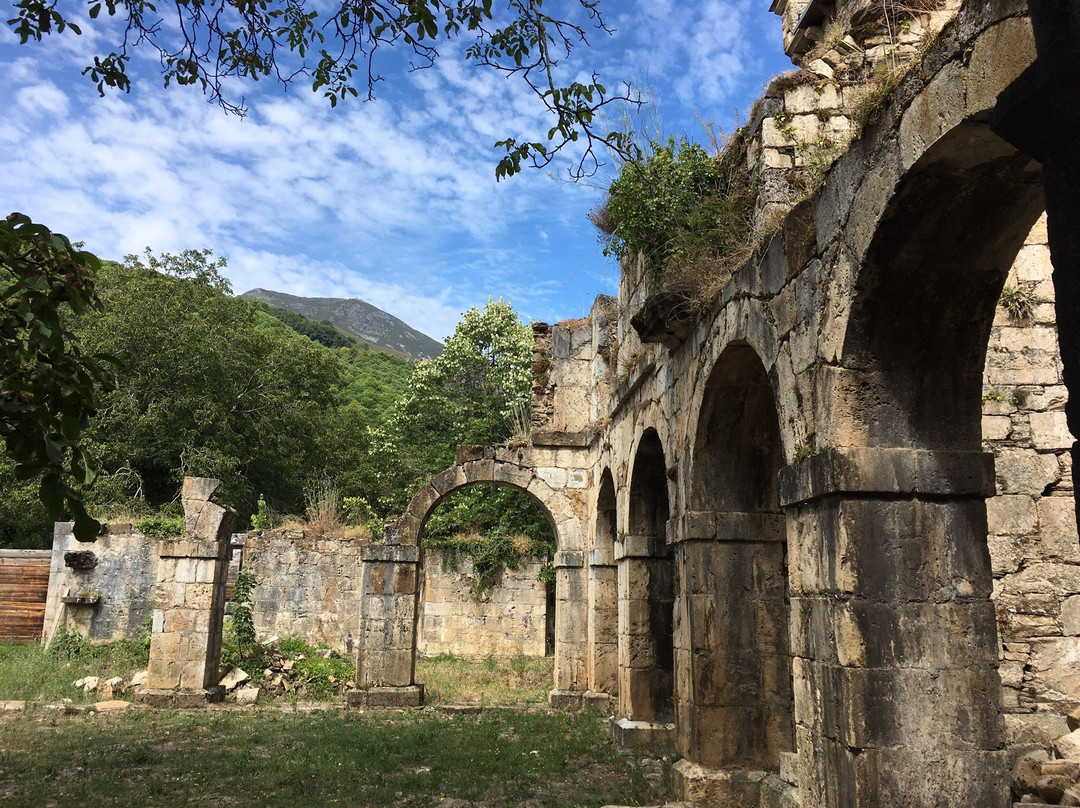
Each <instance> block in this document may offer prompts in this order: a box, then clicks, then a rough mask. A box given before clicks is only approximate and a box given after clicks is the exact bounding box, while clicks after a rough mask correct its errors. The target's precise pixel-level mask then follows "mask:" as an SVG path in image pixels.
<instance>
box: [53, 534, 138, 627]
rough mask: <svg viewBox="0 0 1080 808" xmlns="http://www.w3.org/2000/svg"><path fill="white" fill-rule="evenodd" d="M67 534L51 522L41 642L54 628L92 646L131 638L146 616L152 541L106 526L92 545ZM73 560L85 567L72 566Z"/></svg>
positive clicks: (74, 563)
mask: <svg viewBox="0 0 1080 808" xmlns="http://www.w3.org/2000/svg"><path fill="white" fill-rule="evenodd" d="M72 528H73V525H72V523H71V522H57V523H56V525H55V527H54V530H53V551H52V562H51V566H50V570H49V594H48V599H47V601H46V606H45V622H44V626H43V631H42V640H43V642H44V643H45V644H46V645H48V644H49V643H50V642H52V638H53V636H54V635H55V634H56V631H57V630H58V629H59V627H60V626H66V627H68V628H70V629H75V630H77V631H78V632H79V633H80V634H81V635H82V636H84V637H86V638H87V639H89V640H92V641H96V642H109V641H112V640H120V639H133V638H135V637H137V636H138V634H139V632H140V630H141V628H142V625H143V623H144V621H145V620H146V618H148V617H149V616H150V611H151V609H150V590H151V588H152V587H153V585H154V584H155V583H156V582H157V574H158V554H157V550H158V542H157V540H156V539H154V538H151V537H149V536H146V535H144V534H143V533H140V532H138V531H136V530H133V529H132V527H131V525H128V524H112V525H108V526H107V527H106V528H105V532H104V533H103V534H102V535H100V536H98V537H97V540H96V541H94V542H80V541H76V540H75V536H74V534H73V533H72ZM72 554H76V555H75V556H73V555H72ZM79 556H81V557H82V559H84V561H85V563H82V564H80V563H77V560H76V559H77V558H78V557H79Z"/></svg>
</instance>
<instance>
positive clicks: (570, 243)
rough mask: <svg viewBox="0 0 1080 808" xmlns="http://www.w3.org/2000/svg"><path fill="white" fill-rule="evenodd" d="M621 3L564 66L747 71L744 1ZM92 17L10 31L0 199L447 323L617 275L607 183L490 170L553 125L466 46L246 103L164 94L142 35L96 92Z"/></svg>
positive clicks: (574, 305) (133, 245)
mask: <svg viewBox="0 0 1080 808" xmlns="http://www.w3.org/2000/svg"><path fill="white" fill-rule="evenodd" d="M755 1H756V0H755ZM628 6H629V7H630V8H631V11H630V12H629V13H618V14H617V13H616V12H613V11H610V10H609V11H608V22H609V23H612V24H613V25H615V26H616V27H618V28H619V32H618V34H617V35H616V36H615V37H607V36H605V35H603V34H601V33H598V32H596V33H592V34H591V42H592V44H593V47H592V48H589V49H585V48H578V49H575V52H574V54H573V58H572V59H570V60H569V61H568V62H567V63H566V65H565V70H566V73H565V75H576V76H578V78H579V79H583V78H586V77H587V76H588V73H587V72H585V71H587V70H589V69H591V68H592V67H593V66H596V67H597V68H598V69H599V72H600V77H601V79H602V80H604V81H606V82H607V83H608V85H609V86H614V84H615V81H616V79H618V78H624V77H631V76H635V75H637V76H641V75H645V74H648V75H650V76H654V77H655V78H656V81H657V83H658V84H659V85H660V86H661V88H662V92H663V93H664V95H665V96H666V97H667V98H678V99H679V100H680V101H681V102H682V103H683V104H684V105H686V106H689V105H692V104H696V105H699V106H700V105H704V104H706V103H708V104H723V103H728V101H729V98H730V97H731V95H732V93H733V88H737V87H739V86H745V81H744V79H745V78H746V75H747V73H746V71H747V69H748V67H747V66H748V65H751V64H752V63H753V54H752V53H751V52H750V49H751V48H752V45H751V44H748V43H747V39H748V38H747V33H748V31H747V25H748V24H749V23H748V20H750V19H752V17H751V16H748V11H747V9H749V8H751V7H752V4H751V3H750V0H726V1H725V2H722V1H721V0H706V1H705V2H700V3H678V2H673V1H672V0H638V2H637V3H635V4H633V5H632V6H631V5H630V4H626V5H621V6H620V9H625V8H626V7H628ZM610 7H614V5H613V4H612V5H611V6H610ZM114 22H115V21H114ZM91 29H92V30H91ZM3 30H4V29H3V28H2V27H0V32H2V31H3ZM84 32H86V33H84V36H83V37H82V38H78V37H66V36H63V37H52V38H50V40H49V41H47V42H46V43H42V45H41V46H33V47H31V46H17V45H13V44H11V43H12V36H11V34H10V32H6V33H0V92H2V93H3V94H4V97H7V98H10V99H12V100H13V103H14V105H16V106H17V108H18V110H19V114H18V115H9V116H3V120H0V172H2V175H3V176H4V178H5V179H4V183H3V185H2V186H0V207H6V208H7V209H8V210H22V211H24V212H26V213H28V214H29V215H31V216H32V217H34V218H35V219H38V220H40V221H44V222H46V223H48V224H49V225H50V226H52V227H54V228H56V229H57V230H60V231H61V232H65V233H66V234H67V235H69V236H70V237H71V238H73V239H81V240H85V241H86V242H87V244H88V246H89V247H90V248H91V249H93V250H95V251H96V252H98V253H99V254H101V255H103V256H105V257H120V256H122V255H124V254H125V253H129V252H141V250H142V248H143V247H145V246H147V245H150V246H152V247H153V248H154V249H155V250H158V251H173V252H175V251H179V250H182V249H187V248H191V247H211V248H213V249H214V250H215V252H216V253H217V254H218V255H224V256H226V257H228V258H229V261H230V268H229V275H230V277H231V278H232V280H233V282H234V286H235V287H236V289H237V291H244V290H245V289H247V288H250V287H253V286H263V287H268V288H276V289H278V290H280V291H284V292H289V293H293V294H301V295H333V296H337V295H345V296H358V297H362V298H364V299H365V300H368V301H369V302H371V303H373V304H375V305H377V306H380V307H382V308H386V309H387V310H388V311H390V312H391V313H393V314H395V315H396V316H398V317H401V318H402V319H404V320H405V321H406V322H409V323H410V324H411V325H413V326H414V327H417V328H420V329H421V330H424V331H426V332H429V333H432V335H433V336H436V337H442V336H445V335H446V333H448V332H449V331H450V330H452V328H453V324H454V322H455V321H456V319H457V316H458V314H459V313H460V312H461V311H462V310H464V309H466V308H468V307H469V306H472V305H482V304H483V303H484V302H486V300H487V298H488V296H489V295H493V296H495V297H498V296H499V295H503V296H504V297H507V298H510V299H512V300H513V301H514V303H515V305H517V306H518V307H519V308H520V309H521V310H522V311H523V312H524V313H526V314H527V315H530V316H532V317H535V318H542V319H562V318H563V317H566V316H570V315H577V314H580V313H581V309H582V308H584V310H585V311H587V310H588V307H589V305H588V304H589V303H591V295H592V294H593V292H594V291H610V290H611V277H612V274H616V273H612V274H608V275H605V272H610V270H609V269H606V268H609V267H610V264H609V263H608V262H606V261H605V260H604V259H603V258H601V257H600V256H599V255H598V250H597V248H596V247H595V243H594V235H593V233H592V232H591V230H590V229H589V228H588V226H587V225H585V223H584V214H585V212H586V211H587V210H588V209H589V208H590V207H591V206H592V204H593V203H594V202H595V200H596V198H597V197H598V196H599V191H597V190H595V189H589V188H585V187H581V186H574V185H566V184H556V183H553V182H551V181H550V180H548V179H547V178H546V177H545V176H544V175H543V174H542V173H540V172H525V173H523V174H522V175H519V176H518V177H515V178H513V179H512V180H509V181H506V182H502V183H498V184H497V183H495V181H494V167H495V164H496V162H497V160H498V154H497V153H496V152H495V151H493V150H492V148H491V147H492V144H493V143H494V142H495V141H496V140H500V139H502V138H505V137H508V136H509V137H515V138H518V139H519V140H520V139H523V138H528V139H530V140H532V139H535V138H536V137H537V136H538V135H543V133H545V132H546V130H547V128H548V127H549V126H550V125H551V123H550V121H548V120H547V118H546V116H545V113H544V111H543V109H542V107H541V106H540V105H539V103H538V101H537V99H536V98H535V97H534V96H533V95H532V93H531V91H530V90H529V89H528V88H527V87H526V86H525V85H524V84H523V83H522V82H520V81H519V80H515V79H510V80H507V79H506V77H504V76H502V75H499V74H497V73H495V72H494V71H491V70H485V69H482V68H477V67H475V66H473V65H471V64H469V63H467V62H465V60H464V59H463V58H462V49H461V46H460V45H455V46H452V47H447V48H442V57H441V58H440V59H439V61H438V62H437V63H436V65H435V67H433V68H431V69H429V70H423V71H417V72H414V73H407V74H402V75H392V74H391V73H390V72H389V71H387V75H388V79H387V81H386V83H385V84H380V85H379V86H378V94H379V98H380V100H379V101H377V102H374V103H361V102H359V101H347V102H344V103H342V104H339V105H338V107H337V108H336V109H331V108H330V107H329V104H328V103H327V102H326V100H325V99H323V98H322V97H320V96H319V95H317V94H314V93H311V92H309V91H308V90H307V88H306V87H305V86H301V85H302V84H303V83H301V85H298V86H297V87H296V88H295V90H294V91H291V92H288V93H281V92H280V91H279V90H278V89H277V88H276V87H275V85H273V83H260V84H259V85H255V86H254V87H251V86H248V87H246V88H245V90H246V92H247V93H248V103H249V106H250V110H251V111H250V114H249V116H248V117H247V118H246V119H244V120H240V119H238V118H236V117H230V116H227V115H225V114H224V113H223V112H222V111H221V110H220V109H219V108H218V107H216V106H213V105H210V104H208V103H206V101H205V99H204V98H203V97H202V96H201V95H200V94H199V93H198V92H197V91H191V90H190V88H177V87H174V88H172V89H170V90H168V91H162V90H161V89H160V87H159V86H158V84H159V81H160V79H159V78H158V77H157V75H156V73H155V72H154V69H155V68H156V62H155V60H154V59H153V58H152V57H151V56H150V54H149V53H147V52H145V51H142V52H139V51H137V53H139V54H140V55H139V56H138V57H137V60H136V61H135V62H133V64H134V65H136V69H138V70H142V69H144V68H145V70H146V74H145V75H141V76H139V77H138V78H137V79H136V89H135V90H134V91H133V92H132V93H131V94H130V95H124V94H116V93H112V92H110V93H109V94H108V95H107V96H106V97H105V98H98V97H97V93H96V91H95V89H94V88H93V86H92V84H91V83H90V82H89V81H88V80H87V79H86V78H85V77H82V76H81V75H79V73H80V71H81V68H82V66H84V65H85V64H87V63H88V61H89V60H90V58H91V56H92V53H93V52H95V50H98V51H100V50H103V49H105V50H107V49H108V48H107V47H106V46H107V42H108V37H107V36H106V35H105V34H102V33H100V31H99V30H98V29H97V28H94V27H93V26H84ZM46 46H48V47H46ZM758 80H759V79H755V81H758ZM740 83H741V84H740ZM236 95H237V96H238V95H239V93H237V94H236ZM702 111H703V114H704V115H705V117H708V115H709V114H710V113H709V112H708V110H702ZM680 112H682V113H686V112H688V110H686V109H683V110H681V111H680ZM679 121H680V123H679V124H678V125H679V126H681V124H682V123H683V121H682V119H681V118H680V119H679ZM690 125H691V126H692V125H693V124H692V121H691V124H690ZM682 128H689V127H682ZM676 131H679V130H678V129H676ZM609 178H610V177H609ZM583 301H584V302H583ZM567 308H569V309H572V310H571V311H566V309H567Z"/></svg>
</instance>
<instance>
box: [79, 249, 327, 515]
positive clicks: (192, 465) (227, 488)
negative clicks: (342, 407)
mask: <svg viewBox="0 0 1080 808" xmlns="http://www.w3.org/2000/svg"><path fill="white" fill-rule="evenodd" d="M223 265H224V263H223V261H220V260H218V261H215V260H213V259H212V257H211V253H210V251H208V250H204V251H196V250H188V251H185V252H183V253H181V254H180V255H163V256H161V257H156V256H154V255H152V254H150V252H149V251H148V252H147V254H146V256H144V258H142V259H140V258H136V257H135V256H128V258H127V259H125V262H124V264H123V265H118V264H109V265H106V266H105V267H104V269H103V271H102V275H101V296H102V300H103V302H104V304H105V311H104V312H103V313H95V314H92V315H86V316H84V317H83V318H82V320H81V322H80V323H79V326H78V333H79V335H80V337H81V339H82V341H83V343H84V344H85V345H86V346H87V348H88V349H93V350H101V351H106V352H108V353H109V354H111V355H114V356H116V357H117V358H118V359H119V360H120V362H121V365H120V366H119V367H118V368H117V369H116V370H115V371H114V372H113V376H112V387H113V389H112V390H110V391H109V392H108V393H106V394H105V395H104V396H102V397H101V400H100V403H99V412H98V415H97V418H96V419H95V421H94V423H93V426H92V427H91V429H90V430H89V431H88V437H89V439H90V440H91V442H92V444H93V446H94V448H95V451H96V452H97V454H98V455H99V456H100V457H101V459H102V464H103V466H104V473H103V475H102V478H101V479H100V480H99V481H98V482H97V484H96V485H95V490H94V494H93V497H94V501H95V502H97V503H98V504H99V505H102V506H105V507H108V506H109V505H110V503H115V504H116V505H117V506H118V507H121V508H123V507H127V506H128V505H130V504H131V503H133V502H134V503H135V504H136V506H137V505H138V504H139V503H145V505H147V506H151V507H157V506H160V505H162V504H164V503H168V502H169V501H171V500H172V499H174V497H175V495H176V491H177V490H178V488H179V485H180V483H181V481H182V478H183V476H184V475H185V474H195V475H204V476H213V477H218V478H220V479H222V480H223V481H224V483H225V485H224V487H223V495H224V496H225V497H226V499H227V500H228V501H229V502H230V504H232V505H234V506H235V507H236V508H237V510H239V511H240V512H241V513H251V512H252V511H253V510H254V508H255V505H256V495H257V494H258V493H260V492H265V493H266V495H267V497H268V498H269V499H270V501H271V503H272V504H273V505H274V506H275V507H276V508H278V509H284V510H292V511H294V512H299V511H300V510H302V507H303V484H304V482H305V481H306V480H307V479H308V477H309V476H310V475H311V474H312V473H318V472H321V471H322V469H323V464H324V461H325V458H324V456H323V452H322V447H323V445H324V433H325V432H326V431H327V430H328V429H330V428H331V425H332V421H333V418H334V415H335V412H336V403H337V390H338V385H339V384H340V381H341V369H342V368H341V362H340V361H339V360H338V358H337V357H336V355H335V352H333V351H329V350H327V349H325V348H323V347H322V346H320V345H317V344H315V343H313V342H311V341H310V340H308V339H306V338H304V337H301V336H299V335H296V334H295V333H293V332H289V331H287V330H284V329H283V330H282V331H280V332H267V331H265V330H264V329H261V328H260V327H259V325H258V317H259V310H258V307H257V306H256V304H254V303H252V302H250V301H247V300H243V299H240V298H235V297H232V296H231V295H230V294H229V291H230V290H229V285H228V283H227V282H226V281H225V280H224V279H223V278H222V277H221V275H220V272H219V270H220V269H221V268H222V267H223Z"/></svg>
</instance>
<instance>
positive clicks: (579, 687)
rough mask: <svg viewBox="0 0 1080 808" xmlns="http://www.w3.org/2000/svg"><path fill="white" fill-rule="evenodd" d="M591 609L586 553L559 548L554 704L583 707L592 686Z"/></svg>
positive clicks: (556, 569)
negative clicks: (588, 666)
mask: <svg viewBox="0 0 1080 808" xmlns="http://www.w3.org/2000/svg"><path fill="white" fill-rule="evenodd" d="M587 608H588V596H587V594H586V582H585V554H584V553H583V552H582V551H580V550H559V551H558V552H556V553H555V689H554V690H552V691H551V693H550V694H548V701H549V703H550V704H551V706H552V707H560V708H566V709H579V708H580V707H581V706H582V697H583V695H584V693H585V689H586V687H587V685H588V673H587V671H586V657H587V641H588V637H587V633H588V630H587V624H588V615H587V614H586V609H587Z"/></svg>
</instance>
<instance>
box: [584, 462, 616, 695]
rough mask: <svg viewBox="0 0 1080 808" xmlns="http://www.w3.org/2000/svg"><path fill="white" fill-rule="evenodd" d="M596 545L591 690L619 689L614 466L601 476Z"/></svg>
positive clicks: (592, 574)
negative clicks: (612, 472)
mask: <svg viewBox="0 0 1080 808" xmlns="http://www.w3.org/2000/svg"><path fill="white" fill-rule="evenodd" d="M595 513H596V518H595V520H594V522H593V532H592V546H591V548H590V550H589V626H588V634H589V636H588V647H589V660H588V661H589V689H590V690H592V691H594V692H596V693H607V694H610V695H614V694H615V693H617V692H618V675H619V674H618V665H619V659H618V657H619V653H618V613H619V610H618V572H617V568H616V566H615V541H616V538H617V537H618V516H617V512H616V498H615V481H614V479H613V478H612V476H611V470H610V469H604V471H603V473H602V474H601V475H600V490H599V493H598V495H597V498H596V509H595Z"/></svg>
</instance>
